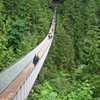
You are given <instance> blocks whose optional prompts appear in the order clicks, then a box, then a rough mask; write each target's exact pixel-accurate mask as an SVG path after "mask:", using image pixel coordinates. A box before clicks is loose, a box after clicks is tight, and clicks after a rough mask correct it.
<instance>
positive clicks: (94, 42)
mask: <svg viewBox="0 0 100 100" xmlns="http://www.w3.org/2000/svg"><path fill="white" fill-rule="evenodd" d="M54 2H56V3H57V5H56V6H57V23H56V32H55V36H54V40H53V44H52V47H51V50H50V52H49V55H48V57H47V59H46V62H45V64H44V66H43V68H42V70H41V72H40V75H39V77H38V79H37V81H36V83H35V85H34V87H33V89H32V90H31V93H30V95H29V97H28V98H27V100H100V60H99V59H100V49H99V48H100V45H99V44H100V41H99V40H100V1H99V0H54ZM52 3H53V2H52V0H0V71H2V70H4V69H6V68H7V67H8V66H10V65H11V64H12V63H14V62H15V61H17V60H19V59H20V58H21V57H23V56H24V55H25V54H27V53H28V52H29V51H30V50H32V49H33V48H35V47H36V45H37V44H39V43H40V42H41V41H42V40H43V39H44V37H45V36H46V34H47V33H48V31H49V28H50V24H51V21H52V16H53V9H52V8H53V7H52V5H53V4H52Z"/></svg>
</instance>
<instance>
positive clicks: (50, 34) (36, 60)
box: [33, 9, 56, 66]
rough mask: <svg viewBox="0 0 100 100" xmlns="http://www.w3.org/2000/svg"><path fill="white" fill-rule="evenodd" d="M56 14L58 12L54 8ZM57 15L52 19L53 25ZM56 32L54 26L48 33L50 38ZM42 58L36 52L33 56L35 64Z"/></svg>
mask: <svg viewBox="0 0 100 100" xmlns="http://www.w3.org/2000/svg"><path fill="white" fill-rule="evenodd" d="M54 14H56V9H55V10H54ZM55 19H56V18H55V16H54V18H53V21H52V25H54V24H55ZM53 32H54V29H53V28H52V29H51V31H50V32H49V33H48V38H49V39H51V38H52V34H53ZM39 60H40V58H39V56H38V54H36V55H35V56H34V58H33V64H34V65H35V66H36V64H37V63H38V61H39Z"/></svg>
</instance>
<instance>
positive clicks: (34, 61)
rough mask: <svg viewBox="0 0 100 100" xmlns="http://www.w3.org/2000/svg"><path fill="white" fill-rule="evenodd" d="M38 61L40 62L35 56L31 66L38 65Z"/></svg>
mask: <svg viewBox="0 0 100 100" xmlns="http://www.w3.org/2000/svg"><path fill="white" fill-rule="evenodd" d="M39 60H40V58H39V56H38V55H35V56H34V59H33V64H34V65H35V66H36V64H37V63H38V61H39Z"/></svg>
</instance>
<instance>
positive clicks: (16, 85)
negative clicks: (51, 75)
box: [0, 39, 51, 100]
mask: <svg viewBox="0 0 100 100" xmlns="http://www.w3.org/2000/svg"><path fill="white" fill-rule="evenodd" d="M50 41H51V39H47V41H46V43H45V44H44V46H43V47H42V48H41V49H40V51H39V52H38V56H39V58H40V59H41V58H42V56H43V54H44V53H45V51H46V49H47V47H48V46H49V43H50ZM32 62H33V61H31V62H30V63H29V64H28V65H27V66H26V68H25V69H24V70H23V72H21V73H20V74H19V75H18V76H17V77H16V79H15V80H14V81H13V82H12V83H10V85H9V86H8V87H7V88H6V89H5V90H4V91H3V92H2V93H0V100H10V99H12V98H13V97H14V96H15V94H16V93H17V91H18V90H19V89H20V87H21V86H22V85H23V83H24V82H25V80H26V78H27V77H28V76H29V74H30V73H31V71H32V70H34V68H35V66H34V64H33V63H32Z"/></svg>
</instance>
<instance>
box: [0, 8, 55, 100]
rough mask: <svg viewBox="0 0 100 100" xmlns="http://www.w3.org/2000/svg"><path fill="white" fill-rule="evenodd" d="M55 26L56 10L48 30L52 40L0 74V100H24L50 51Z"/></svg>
mask: <svg viewBox="0 0 100 100" xmlns="http://www.w3.org/2000/svg"><path fill="white" fill-rule="evenodd" d="M55 24H56V9H54V15H53V20H52V24H51V27H50V30H49V33H51V35H52V38H48V35H47V36H46V37H45V39H44V40H43V41H42V42H41V43H40V44H39V45H38V46H37V47H36V48H35V49H33V50H32V51H31V52H29V53H28V54H27V55H26V56H25V57H23V58H22V59H21V60H19V61H18V62H16V63H15V64H14V65H12V66H11V67H9V68H8V69H7V70H5V71H3V72H1V73H0V100H25V99H26V98H27V96H28V95H29V92H30V90H31V88H32V86H33V85H34V83H35V80H36V78H37V76H38V74H39V72H40V70H41V68H42V65H43V63H44V61H45V59H46V57H47V54H48V52H49V50H50V47H51V44H52V40H53V36H54V31H55ZM35 54H38V56H39V58H40V60H39V61H38V63H37V65H36V66H35V65H34V64H33V58H34V56H35Z"/></svg>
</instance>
